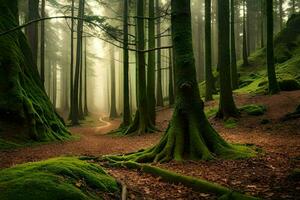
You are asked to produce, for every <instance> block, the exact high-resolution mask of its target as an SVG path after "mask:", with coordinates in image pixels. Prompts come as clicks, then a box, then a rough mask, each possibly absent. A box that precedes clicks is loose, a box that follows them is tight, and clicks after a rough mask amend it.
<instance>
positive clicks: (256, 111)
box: [239, 104, 267, 116]
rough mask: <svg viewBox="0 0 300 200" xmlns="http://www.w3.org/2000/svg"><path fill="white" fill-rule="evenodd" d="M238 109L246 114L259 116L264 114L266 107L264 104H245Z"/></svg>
mask: <svg viewBox="0 0 300 200" xmlns="http://www.w3.org/2000/svg"><path fill="white" fill-rule="evenodd" d="M239 110H240V111H242V112H246V113H247V114H248V115H253V116H259V115H263V114H265V112H266V111H267V108H266V107H265V106H264V105H255V104H250V105H245V106H242V107H241V108H239Z"/></svg>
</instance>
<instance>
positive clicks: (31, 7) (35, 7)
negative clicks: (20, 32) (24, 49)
mask: <svg viewBox="0 0 300 200" xmlns="http://www.w3.org/2000/svg"><path fill="white" fill-rule="evenodd" d="M39 17H40V16H39V0H28V18H27V21H32V20H35V19H38V18H39ZM26 35H27V37H28V42H29V45H30V47H31V49H32V56H33V61H34V63H35V65H36V63H37V57H38V38H39V34H38V23H34V24H31V25H29V26H28V27H27V28H26Z"/></svg>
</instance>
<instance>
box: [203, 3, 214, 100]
mask: <svg viewBox="0 0 300 200" xmlns="http://www.w3.org/2000/svg"><path fill="white" fill-rule="evenodd" d="M211 45H212V44H211V0H205V82H206V90H205V101H211V100H213V96H212V95H213V90H214V87H213V85H214V80H213V79H214V78H213V74H212V67H211V65H212V56H211V52H212V50H211Z"/></svg>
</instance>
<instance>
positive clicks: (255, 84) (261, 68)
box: [236, 14, 300, 94]
mask: <svg viewBox="0 0 300 200" xmlns="http://www.w3.org/2000/svg"><path fill="white" fill-rule="evenodd" d="M274 51H275V63H276V75H277V79H278V83H279V86H280V89H281V90H283V91H291V90H299V89H300V76H299V74H300V14H296V15H293V16H292V17H291V18H290V19H289V20H288V22H287V25H286V28H285V29H283V30H282V31H281V32H280V33H279V34H277V35H276V37H275V39H274ZM249 63H250V65H249V66H248V67H242V65H241V63H239V68H240V74H241V76H240V80H239V83H240V85H239V87H240V89H238V90H236V92H238V93H254V94H267V92H268V79H267V70H266V69H267V67H266V50H265V48H263V49H259V50H257V51H256V52H254V53H253V54H251V56H250V57H249Z"/></svg>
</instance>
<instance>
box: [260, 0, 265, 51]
mask: <svg viewBox="0 0 300 200" xmlns="http://www.w3.org/2000/svg"><path fill="white" fill-rule="evenodd" d="M260 7H261V8H260V48H264V47H265V33H264V30H265V26H264V21H265V0H260Z"/></svg>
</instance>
